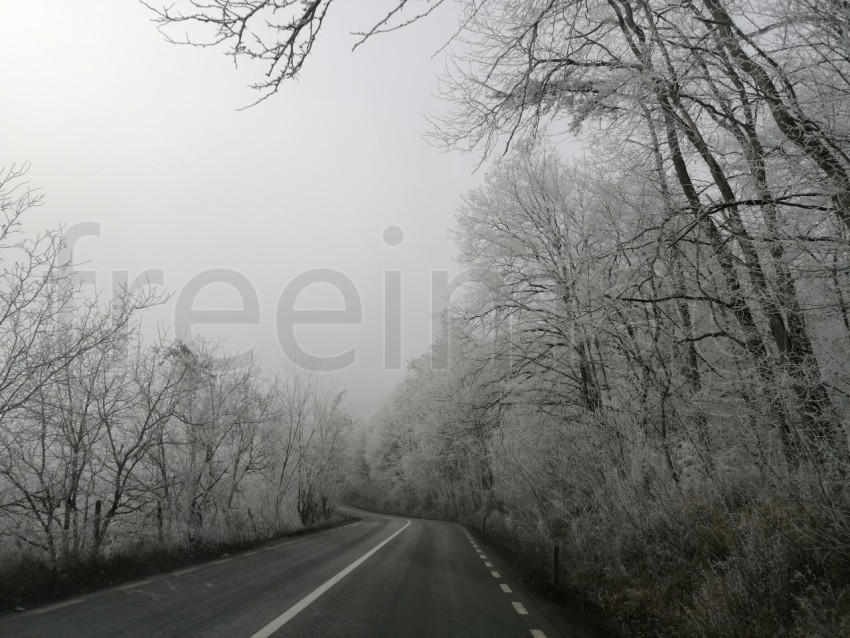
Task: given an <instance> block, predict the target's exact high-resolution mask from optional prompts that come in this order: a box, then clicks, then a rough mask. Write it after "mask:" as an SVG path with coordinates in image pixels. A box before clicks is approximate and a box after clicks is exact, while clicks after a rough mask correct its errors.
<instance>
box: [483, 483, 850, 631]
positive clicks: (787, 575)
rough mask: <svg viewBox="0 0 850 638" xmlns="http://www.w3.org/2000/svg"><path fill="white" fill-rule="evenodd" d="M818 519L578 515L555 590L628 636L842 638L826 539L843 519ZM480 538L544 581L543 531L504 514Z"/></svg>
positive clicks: (547, 546) (833, 557)
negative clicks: (517, 557)
mask: <svg viewBox="0 0 850 638" xmlns="http://www.w3.org/2000/svg"><path fill="white" fill-rule="evenodd" d="M830 514H840V512H837V511H832V512H830V510H828V509H825V508H821V509H819V508H817V507H813V506H807V507H803V506H801V505H800V504H799V503H794V502H788V501H781V500H765V499H756V500H751V501H744V502H735V503H724V502H723V501H707V500H691V499H688V498H685V497H683V498H681V499H680V500H679V501H678V502H676V503H674V504H670V503H667V504H666V507H665V508H664V509H662V508H661V507H656V508H652V509H650V508H647V509H646V510H645V512H644V515H643V516H642V517H640V518H638V519H634V520H630V521H628V522H627V521H625V520H623V519H624V518H625V517H626V516H627V514H626V513H625V512H624V511H619V512H617V511H613V510H612V511H607V512H602V511H596V512H589V513H586V514H584V515H581V516H579V517H577V518H576V519H574V520H572V521H570V522H569V523H568V530H567V531H566V532H565V534H564V535H563V536H562V537H560V538H559V539H558V543H559V546H560V557H561V562H560V570H559V571H560V573H559V581H560V589H561V591H563V592H565V593H567V594H568V595H569V597H570V599H573V600H583V601H585V602H587V603H590V604H591V605H592V606H593V607H595V608H597V609H599V610H601V611H602V612H603V613H604V615H605V616H606V617H609V618H612V619H615V620H616V621H617V622H618V623H619V624H620V625H622V627H623V628H624V633H625V634H626V635H629V636H658V635H665V636H695V637H700V638H702V637H705V638H708V637H715V636H788V637H797V636H806V637H823V638H833V637H835V636H850V560H848V554H847V553H846V552H844V553H841V552H839V551H836V547H835V544H834V542H830V541H831V540H832V541H834V540H835V538H836V537H837V536H840V535H841V534H843V533H844V529H846V528H844V527H843V526H844V525H846V523H847V519H846V518H844V519H841V518H834V517H832V516H830ZM478 525H479V528H480V521H479V522H478ZM487 533H488V535H493V536H494V537H496V538H498V539H499V541H500V542H502V543H505V544H509V545H510V546H511V547H513V548H515V549H516V550H517V551H519V552H520V553H522V555H523V556H525V557H526V558H527V559H528V560H529V561H530V562H531V563H532V564H533V565H534V566H535V567H536V571H537V573H538V574H539V576H540V577H541V578H549V576H550V574H551V569H552V548H553V544H554V540H553V539H552V538H551V537H550V536H549V535H548V534H540V533H534V532H533V531H532V530H529V529H527V528H526V526H524V525H522V524H521V523H519V522H518V521H517V520H515V519H512V518H510V517H507V516H504V515H496V516H495V517H493V518H491V519H490V520H488V523H487Z"/></svg>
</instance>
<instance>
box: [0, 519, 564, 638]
mask: <svg viewBox="0 0 850 638" xmlns="http://www.w3.org/2000/svg"><path fill="white" fill-rule="evenodd" d="M348 513H351V514H353V515H356V516H358V517H360V518H361V520H360V521H358V522H356V523H352V524H349V525H346V526H344V527H338V528H335V529H332V530H328V531H324V532H320V533H317V534H312V535H308V536H304V537H297V538H293V539H290V540H281V541H278V542H272V543H270V544H268V545H266V546H264V547H261V548H258V549H257V550H254V551H249V552H244V553H241V554H236V555H233V556H230V557H226V558H223V559H220V560H215V561H211V562H209V563H204V564H202V565H197V566H194V567H189V568H184V569H181V570H177V571H174V572H170V573H165V574H161V575H158V576H154V577H151V578H148V579H145V580H143V581H137V582H134V583H128V584H126V585H122V586H119V587H115V588H112V589H107V590H103V591H100V592H96V593H92V594H86V595H84V596H81V597H79V598H74V599H71V600H67V601H63V602H60V603H56V604H53V605H49V606H47V607H43V608H40V609H35V610H32V611H27V612H23V613H18V614H14V615H6V616H0V636H9V637H15V638H19V637H20V638H23V637H25V636H44V637H51V638H54V637H56V638H58V637H61V636H85V637H87V638H89V637H90V638H94V637H96V636H108V637H110V638H112V637H114V636H144V637H145V638H149V637H151V636H204V637H215V636H222V637H227V638H239V637H243V636H244V637H245V638H249V637H252V638H261V637H266V636H272V635H273V636H276V637H278V636H311V637H312V636H316V637H325V636H328V637H332V636H345V637H346V638H357V637H364V638H365V637H369V638H379V637H383V636H387V637H389V636H392V637H393V638H404V637H407V636H411V637H420V636H421V637H426V636H428V637H432V636H433V637H437V636H440V637H443V636H446V637H447V636H457V637H462V638H475V637H477V636H480V637H482V638H485V637H486V638H499V637H501V636H505V637H508V636H510V637H520V636H525V637H529V636H531V637H537V638H541V637H544V636H548V637H549V638H552V637H553V636H561V635H563V634H562V633H559V632H558V631H556V630H555V629H554V628H553V627H552V626H550V625H549V624H548V623H547V622H546V619H545V618H544V617H543V615H542V614H541V613H540V612H539V611H538V610H537V609H536V608H535V606H534V604H533V603H532V601H531V600H530V599H529V598H527V597H526V596H524V595H523V594H522V592H521V591H519V588H518V586H517V584H516V583H515V582H512V581H511V579H510V578H508V577H507V576H506V575H505V574H502V573H501V572H500V567H499V565H498V564H497V563H496V562H494V561H493V559H492V558H491V557H488V556H487V555H486V554H485V552H484V551H483V550H482V549H481V548H480V547H479V546H477V544H476V541H475V540H474V539H473V538H472V537H471V536H469V535H468V533H467V531H466V530H465V529H464V528H463V527H462V526H460V525H456V524H453V523H445V522H438V521H424V520H418V519H404V518H394V517H387V516H379V515H376V514H369V513H366V512H361V511H359V510H358V511H356V513H354V512H353V511H349V512H348ZM579 635H580V634H578V633H573V632H570V636H571V637H572V636H579Z"/></svg>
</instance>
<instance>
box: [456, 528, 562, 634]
mask: <svg viewBox="0 0 850 638" xmlns="http://www.w3.org/2000/svg"><path fill="white" fill-rule="evenodd" d="M466 537H467V538H468V539H469V542H470V543H472V547H473V549H475V551H476V553H477V554H478V556H479V557H480V558H481V560H483V561H484V566H485V567H487V568H492V567H493V563H491V562H489V561H488V560H487V556H485V554H484V552H482V551H481V548H480V547H478V545H477V544H476V542H475V541H474V540H472V537H471V536H470V535H469V534H467V535H466ZM490 574H491V575H492V576H493V578H501V577H502V576H501V574H499V572H497V571H494V570H492V569H491V570H490ZM499 587H500V588H501V590H502V592H504V593H506V594H512V593H513V590H511V588H510V587H509V586H508V585H507V584H506V583H499ZM511 605H513V608H514V611H516V613H518V614H519V615H520V616H528V610H527V609H526V608H525V605H523V604H522V603H521V602H518V601H516V600H512V601H511ZM531 638H546V634H545V633H543V632H542V631H541V630H540V629H532V630H531Z"/></svg>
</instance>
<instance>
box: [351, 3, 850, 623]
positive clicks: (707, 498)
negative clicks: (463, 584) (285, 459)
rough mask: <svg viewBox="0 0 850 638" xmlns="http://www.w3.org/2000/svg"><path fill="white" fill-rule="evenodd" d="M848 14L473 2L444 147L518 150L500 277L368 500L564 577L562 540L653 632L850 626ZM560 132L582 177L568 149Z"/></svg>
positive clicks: (505, 165)
mask: <svg viewBox="0 0 850 638" xmlns="http://www.w3.org/2000/svg"><path fill="white" fill-rule="evenodd" d="M848 24H850V9H848V5H847V3H846V2H838V1H823V0H812V1H808V0H782V1H780V2H774V1H771V2H758V1H749V2H734V1H721V0H704V1H702V2H697V1H686V2H672V1H664V0H662V1H657V2H656V1H651V0H634V1H631V0H629V1H622V2H620V1H611V2H567V1H549V2H484V3H468V5H467V14H466V15H465V31H464V34H465V35H464V36H463V37H465V38H467V41H468V42H471V43H472V45H471V47H470V49H469V52H468V53H467V55H466V58H465V59H464V62H466V64H465V65H461V64H457V65H456V66H455V69H456V70H458V71H457V73H458V75H456V77H454V78H453V81H450V82H449V83H448V85H447V88H446V90H447V91H448V97H449V98H450V99H452V100H453V104H455V105H456V106H457V108H458V112H459V113H461V114H462V116H460V115H458V114H457V113H455V114H453V115H452V119H451V120H450V121H443V122H438V123H437V126H438V129H439V130H438V131H437V133H435V134H439V135H441V139H442V140H444V141H445V142H446V143H447V144H449V145H450V146H455V147H456V146H459V145H460V146H462V145H464V144H474V145H476V146H481V145H483V146H484V148H485V151H487V150H492V148H493V147H494V146H497V145H498V144H500V143H504V140H505V135H507V136H509V137H511V138H513V139H512V140H511V142H510V149H509V151H508V152H505V153H504V154H502V155H501V157H498V158H496V160H495V161H494V162H493V163H492V164H491V165H490V168H489V170H488V173H487V179H486V182H485V184H484V185H483V186H482V187H480V188H478V189H476V190H474V191H472V192H470V193H468V194H467V196H466V197H465V198H464V201H463V203H462V205H461V206H460V209H459V212H458V215H457V223H456V227H455V229H454V235H455V239H456V242H457V245H458V250H459V253H460V256H461V263H462V265H463V266H464V267H465V268H466V269H467V270H468V272H470V273H472V276H473V279H474V280H475V282H476V283H475V285H472V286H467V287H466V290H465V294H463V295H458V298H457V299H454V300H453V303H452V305H451V307H450V309H449V310H448V311H447V312H446V313H445V314H444V316H443V317H442V322H443V334H442V336H441V338H440V339H439V340H438V341H437V343H435V344H434V346H433V350H432V352H430V353H428V354H425V355H423V356H422V357H420V358H418V359H416V360H414V361H412V362H410V364H409V369H408V372H407V376H406V379H405V381H404V382H403V384H402V385H401V386H400V387H399V388H398V389H397V390H396V391H395V393H394V395H393V396H392V398H391V399H390V400H389V401H388V402H387V403H386V405H385V406H384V407H383V409H382V410H381V411H380V412H379V414H378V415H377V416H376V418H375V419H374V420H373V422H372V423H371V424H370V428H369V430H368V431H367V432H366V433H365V434H363V435H362V437H361V439H360V441H359V443H358V444H357V445H356V446H355V449H356V452H355V459H356V460H355V471H356V476H357V481H356V484H355V486H354V487H352V494H351V496H350V498H352V499H359V500H360V502H362V503H363V504H364V505H369V506H371V507H374V508H377V509H383V510H386V511H392V512H399V513H402V512H403V513H406V514H418V515H422V516H428V517H437V518H449V519H453V520H459V521H463V522H466V523H469V524H471V525H475V526H476V527H478V528H479V529H482V530H486V532H487V533H488V534H493V535H495V536H497V537H499V538H501V539H502V540H503V541H504V542H505V543H506V544H507V545H509V546H512V547H515V548H519V549H521V551H523V552H524V553H526V554H527V555H528V556H530V557H532V558H533V559H534V560H536V562H537V564H538V565H539V567H540V571H541V573H542V574H546V573H548V570H549V565H550V564H551V561H552V552H553V547H554V546H556V545H557V546H559V549H560V562H561V568H560V571H561V573H562V574H563V576H562V580H565V581H566V583H565V587H566V588H568V589H571V590H573V591H574V592H576V593H577V594H578V595H579V597H581V598H584V599H590V600H591V601H593V602H594V603H596V604H597V605H598V606H599V607H600V608H601V609H603V610H604V611H605V612H606V613H607V614H609V615H613V616H615V617H618V618H620V619H622V620H623V621H624V622H626V624H627V626H630V627H631V629H630V630H629V632H628V633H629V635H633V634H638V633H641V632H646V633H647V634H650V635H655V634H656V633H662V634H665V635H689V636H691V635H693V636H754V635H765V636H767V635H770V636H780V635H789V636H791V635H793V636H797V635H799V636H802V635H805V636H839V635H847V634H848V633H850V581H848V577H847V576H848V574H850V551H848V550H850V490H848V487H850V485H848V471H850V465H848V454H849V453H850V449H848V432H847V423H848V407H850V406H848V392H850V385H848V382H850V376H848V375H850V365H848V362H850V359H848V355H850V315H848V311H850V307H848V302H849V301H850V287H848V284H849V283H850V280H848V228H849V227H850V158H848V150H850V137H848V134H850V128H849V126H850V119H848V115H850V111H849V110H848V109H850V100H848V98H849V97H850V83H849V82H848V78H850V75H848V73H850V34H848V31H847V28H846V27H847V25H848ZM459 69H463V73H460V71H459ZM468 69H471V71H469V70H468ZM564 121H566V122H567V124H568V126H569V130H570V131H572V133H573V134H574V135H576V136H577V137H578V139H580V140H583V141H584V142H585V143H586V148H587V149H588V150H587V152H585V153H584V154H582V155H581V156H580V157H578V158H564V157H563V156H562V154H561V153H559V151H558V148H557V145H553V144H552V143H547V142H546V139H545V138H546V135H545V133H546V132H547V131H549V132H551V131H553V130H556V126H557V124H558V123H559V122H561V123H563V122H564ZM499 133H501V134H502V136H501V137H498V135H497V134H499ZM550 139H551V137H550Z"/></svg>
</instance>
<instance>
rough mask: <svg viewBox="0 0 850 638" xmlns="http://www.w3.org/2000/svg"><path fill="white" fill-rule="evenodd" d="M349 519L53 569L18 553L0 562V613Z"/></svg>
mask: <svg viewBox="0 0 850 638" xmlns="http://www.w3.org/2000/svg"><path fill="white" fill-rule="evenodd" d="M350 520H352V519H351V518H350V517H345V516H336V517H333V518H332V519H330V520H327V521H325V522H322V523H319V524H316V525H312V526H310V527H301V528H299V529H292V530H287V531H284V532H282V533H280V534H276V535H273V536H268V537H263V538H255V539H242V540H239V541H234V542H209V541H208V542H206V543H204V544H202V545H197V546H195V547H188V546H185V545H184V546H177V545H174V546H170V547H165V546H161V545H152V544H146V545H140V546H138V547H136V548H134V549H132V550H130V549H128V550H124V551H121V552H116V553H115V554H113V555H111V556H109V557H106V558H100V559H98V560H80V561H76V562H74V563H69V564H67V565H65V566H63V568H62V569H58V570H53V569H51V568H50V566H49V564H48V563H47V562H45V561H43V560H37V559H35V558H31V557H19V558H18V559H16V560H14V561H6V562H4V563H3V564H2V565H0V613H8V612H12V611H23V610H27V609H31V608H33V607H37V606H39V605H43V604H46V603H49V602H52V601H54V600H60V599H63V598H69V597H72V596H76V595H78V594H82V593H86V592H90V591H96V590H98V589H103V588H106V587H111V586H113V585H119V584H121V583H123V582H127V581H131V580H134V579H138V578H143V577H146V576H152V575H156V574H161V573H164V572H168V571H173V570H177V569H180V568H182V567H188V566H190V565H196V564H201V563H204V562H207V561H209V560H212V559H216V558H221V557H222V555H225V556H227V555H230V554H238V553H240V552H243V551H247V550H250V549H253V548H255V547H259V546H261V545H263V544H265V543H268V542H270V541H273V540H275V539H280V538H292V537H295V536H301V535H304V534H310V533H313V532H316V531H320V530H324V529H328V528H333V527H337V526H339V525H343V524H345V523H346V522H348V521H350Z"/></svg>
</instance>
